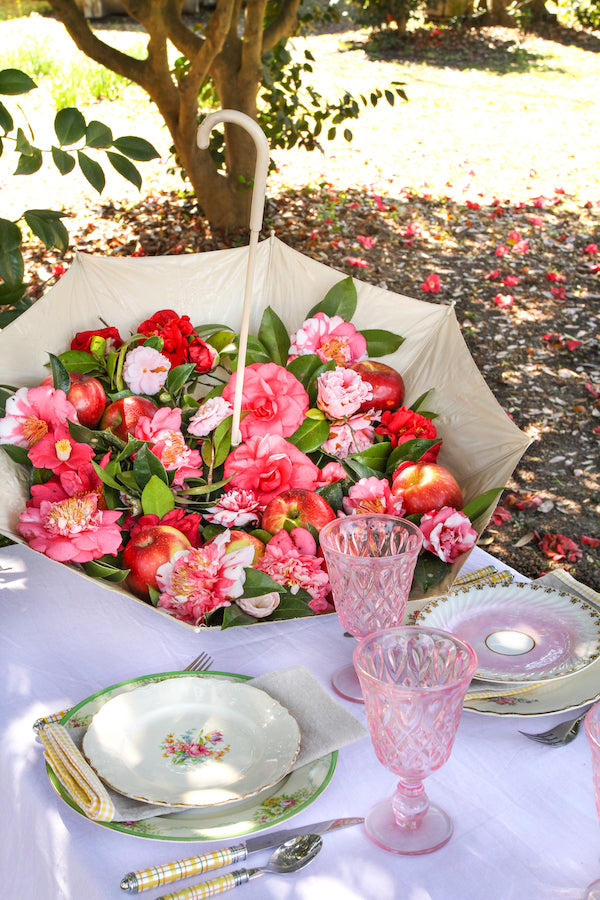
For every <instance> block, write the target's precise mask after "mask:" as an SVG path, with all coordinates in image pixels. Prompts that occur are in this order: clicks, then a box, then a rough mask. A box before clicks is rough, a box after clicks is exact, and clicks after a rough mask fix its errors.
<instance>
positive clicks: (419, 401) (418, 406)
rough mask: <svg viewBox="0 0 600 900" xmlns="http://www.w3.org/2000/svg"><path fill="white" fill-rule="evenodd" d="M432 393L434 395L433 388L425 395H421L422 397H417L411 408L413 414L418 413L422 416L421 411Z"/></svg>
mask: <svg viewBox="0 0 600 900" xmlns="http://www.w3.org/2000/svg"><path fill="white" fill-rule="evenodd" d="M431 393H433V388H429V390H428V391H425V393H424V394H421V396H420V397H417V399H416V400H415V402H414V403H413V404H412V405H411V406H410V407H409V408H410V409H412V411H413V412H418V413H419V415H420V416H422V415H423V413H422V412H421V411H420V409H421V407H422V406H423V403H424V402H425V400H427V398H428V397H429V395H430V394H431Z"/></svg>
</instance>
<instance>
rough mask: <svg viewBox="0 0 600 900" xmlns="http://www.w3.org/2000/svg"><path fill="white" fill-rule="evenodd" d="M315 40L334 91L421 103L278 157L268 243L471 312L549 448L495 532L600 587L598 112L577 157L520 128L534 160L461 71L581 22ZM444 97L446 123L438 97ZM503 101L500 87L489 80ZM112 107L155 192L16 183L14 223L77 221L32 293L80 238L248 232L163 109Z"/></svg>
mask: <svg viewBox="0 0 600 900" xmlns="http://www.w3.org/2000/svg"><path fill="white" fill-rule="evenodd" d="M309 40H310V41H312V43H311V49H312V50H313V52H314V54H315V56H317V55H318V59H319V66H318V81H319V84H320V85H322V84H326V83H327V81H328V79H329V80H331V81H335V82H336V83H337V82H341V81H343V79H344V77H347V78H348V79H349V80H350V81H351V82H352V83H353V84H355V85H362V86H363V87H362V88H361V89H364V90H368V87H369V85H370V84H377V83H379V85H380V86H385V85H382V78H383V79H392V78H393V77H394V76H400V78H401V79H402V80H407V82H408V85H409V93H412V94H413V96H414V95H419V96H420V97H421V98H422V100H423V102H422V103H421V105H420V106H418V107H417V108H415V106H414V105H413V106H410V104H409V105H408V106H410V109H409V110H408V111H405V108H403V110H402V112H399V111H397V110H394V112H393V114H392V112H391V111H390V110H389V108H387V109H382V108H381V107H378V108H377V110H369V111H367V112H366V113H365V116H364V119H361V120H359V121H358V122H357V123H353V131H354V136H355V137H354V140H353V142H352V143H351V144H349V145H347V144H345V143H344V142H342V141H336V142H335V143H334V144H333V145H332V146H328V147H327V148H325V153H324V154H323V155H321V154H318V153H313V154H307V153H304V152H303V151H288V152H286V153H285V154H284V153H281V152H279V153H277V154H273V156H274V158H275V159H276V162H277V163H278V171H277V173H276V174H274V175H273V176H272V177H271V179H270V181H269V185H268V199H267V203H266V208H265V225H264V234H265V236H266V235H268V233H269V232H270V231H271V230H274V231H275V233H276V234H277V235H278V236H279V237H281V238H282V239H283V240H284V241H285V242H286V243H288V244H289V245H290V246H292V247H294V248H296V249H298V250H299V251H301V252H303V253H305V254H307V255H308V256H312V257H315V258H317V259H319V260H321V261H323V262H326V263H327V264H328V265H330V266H333V267H334V268H337V269H339V271H340V272H342V273H345V274H351V275H353V276H355V277H356V278H359V279H361V280H364V281H367V282H370V283H374V284H378V285H382V286H385V287H387V288H389V289H390V290H393V291H397V292H399V293H402V294H408V295H410V296H414V297H419V298H421V299H425V300H428V301H430V302H435V303H443V304H450V303H455V304H456V310H457V314H458V318H459V322H460V323H461V326H462V330H463V334H464V337H465V340H466V341H467V344H468V346H469V349H470V351H471V353H472V355H473V358H474V360H475V362H476V363H477V365H478V367H479V369H480V371H481V373H482V374H483V376H484V378H485V380H486V381H487V383H488V385H489V387H490V388H491V390H492V391H493V393H494V394H495V396H496V397H497V399H498V401H499V403H500V404H501V405H502V406H503V407H504V408H505V409H506V411H507V413H508V414H509V415H511V416H512V418H513V419H514V421H515V422H516V424H517V425H518V426H519V427H520V428H521V429H522V430H523V431H524V432H525V433H526V434H527V435H528V436H529V437H530V438H531V441H532V443H531V446H530V447H529V449H528V450H527V451H526V453H525V455H524V456H523V458H522V460H521V463H520V464H519V466H518V467H517V469H516V471H515V473H514V475H513V477H512V479H511V480H510V483H509V484H508V485H507V486H506V491H505V494H504V496H503V499H502V501H501V504H500V507H499V510H498V511H497V514H496V515H495V517H494V519H493V520H492V522H491V523H490V525H489V527H488V529H487V530H486V532H485V533H484V535H483V536H482V539H481V543H482V544H483V545H484V546H485V548H486V549H488V550H489V551H490V552H491V553H493V554H495V555H497V556H498V557H500V558H501V559H503V560H505V561H506V562H507V563H509V564H510V565H512V566H514V567H515V568H516V569H518V570H520V571H521V572H523V573H524V574H526V575H528V576H531V577H537V576H539V575H540V574H542V573H543V572H545V571H547V570H549V569H551V568H554V567H559V566H561V567H564V568H566V569H568V570H569V571H570V572H571V574H572V575H574V577H576V578H578V579H580V580H581V581H584V582H585V583H587V584H589V585H590V586H592V587H593V588H595V589H596V590H600V551H599V547H598V545H599V543H600V490H599V488H600V477H599V473H600V449H599V444H600V352H599V346H600V344H599V342H600V334H599V332H600V327H599V318H598V312H599V308H600V304H599V301H600V251H599V250H598V248H599V247H600V181H599V180H598V174H597V173H596V175H595V176H594V180H593V181H591V180H590V175H589V173H590V172H592V171H593V169H594V168H596V169H597V165H596V163H593V164H592V162H591V154H594V155H595V154H596V153H597V143H594V141H591V142H590V141H589V140H588V142H587V143H586V142H585V140H584V136H583V135H584V133H586V130H587V133H588V136H589V134H590V133H591V132H589V128H591V127H592V126H593V127H595V124H597V123H592V125H591V126H590V123H589V122H588V123H587V124H586V123H585V122H581V123H580V125H581V128H582V134H581V136H579V135H575V134H573V144H572V146H573V152H572V154H569V153H567V154H565V155H564V156H562V157H561V156H560V154H558V151H557V148H556V144H557V142H552V140H551V136H550V137H549V138H548V140H547V141H545V142H544V136H543V135H540V133H539V131H538V132H537V138H536V134H535V133H534V134H532V135H522V138H523V141H524V142H525V140H526V139H527V141H531V143H530V144H528V151H527V152H528V155H526V156H524V154H523V153H520V154H515V153H514V135H513V134H512V132H511V134H510V135H509V134H508V133H507V132H506V131H500V132H494V130H493V122H494V116H496V117H497V116H498V112H497V110H496V112H494V106H493V103H492V99H493V98H490V100H489V104H491V105H490V109H489V112H490V117H491V118H490V119H489V120H486V119H485V115H486V109H487V107H485V106H484V107H482V108H481V110H480V113H479V114H480V116H481V119H480V125H481V133H480V132H479V131H472V132H471V131H469V132H468V133H467V131H466V130H465V129H467V127H468V125H469V122H468V118H467V112H468V110H466V107H469V105H472V104H471V99H472V97H475V95H474V94H473V95H472V97H471V98H465V97H461V98H460V102H458V103H457V101H456V90H458V85H459V82H458V81H457V80H456V79H457V77H458V74H459V73H460V72H462V71H467V70H469V71H474V72H475V73H476V75H477V73H479V76H480V77H481V78H488V77H490V72H491V73H494V72H495V74H498V70H502V67H504V69H505V71H506V72H507V73H509V75H510V74H511V69H510V66H513V69H514V64H515V59H516V58H517V57H516V55H515V49H514V48H515V47H517V50H518V51H519V53H520V54H521V55H520V57H519V59H520V60H521V64H522V63H523V60H524V59H525V58H526V56H527V54H529V57H530V58H531V59H534V57H535V56H536V55H539V54H540V53H541V52H542V51H545V50H547V48H548V46H549V45H551V46H552V47H553V48H557V47H560V45H561V40H562V41H563V42H565V41H566V38H565V34H564V30H561V29H559V30H556V29H554V30H553V31H552V32H548V33H546V34H544V35H541V36H540V35H537V36H535V35H534V36H530V37H529V38H527V39H521V40H520V43H518V46H517V45H516V44H515V37H514V33H513V32H507V31H504V30H502V29H484V31H483V32H478V33H473V34H471V35H469V36H467V37H465V36H464V35H463V36H462V38H461V40H460V41H459V40H458V38H457V37H456V36H453V35H452V34H451V35H450V36H449V37H446V38H439V39H438V40H439V42H440V43H439V44H437V45H435V47H434V48H433V49H434V50H435V53H434V54H432V44H431V35H430V34H429V35H416V36H414V37H413V38H412V39H411V40H410V41H406V42H405V44H404V45H403V46H395V47H393V48H392V49H390V48H389V47H387V48H386V47H383V48H382V47H381V46H380V47H378V48H373V47H372V46H370V45H369V44H368V43H366V42H365V36H364V34H363V33H356V32H352V33H348V34H343V33H342V34H340V33H339V32H338V33H337V34H326V35H320V36H315V37H313V38H311V39H309ZM340 42H343V43H340ZM578 42H579V45H580V46H578ZM570 46H571V47H573V46H576V47H577V49H578V50H579V51H581V52H582V53H584V54H586V56H587V55H588V54H589V59H590V60H591V61H592V60H593V63H594V65H597V59H598V51H599V49H600V40H599V39H598V37H597V36H595V35H581V34H580V35H576V34H575V33H571V38H570ZM340 47H343V50H342V51H340ZM511 47H512V48H513V49H512V50H511V49H510V48H511ZM340 53H341V55H340ZM523 54H525V57H524V56H523ZM432 59H433V60H434V63H435V71H436V72H437V73H438V76H437V78H438V80H436V83H435V85H432V82H431V79H432V78H433V77H434V76H433V75H432V72H433V71H434V69H433V64H432V65H431V67H429V68H426V69H424V70H423V69H420V68H417V65H420V64H422V63H423V62H425V63H428V64H429V62H431V60H432ZM390 66H391V67H392V68H390ZM518 71H521V70H519V69H517V72H516V74H518ZM514 75H515V72H514V71H513V72H512V76H514ZM512 76H511V77H512ZM523 77H524V79H525V78H526V77H528V76H527V73H525V74H524V76H523ZM428 79H429V82H428ZM442 83H444V84H442ZM474 83H475V84H477V83H478V82H474ZM511 83H514V82H511ZM522 84H523V91H524V94H523V97H522V98H521V100H522V102H523V103H524V104H525V106H527V105H529V109H530V113H531V116H533V117H535V115H536V114H537V113H536V108H535V96H534V94H535V92H534V90H533V89H532V91H531V93H527V96H525V92H526V90H525V84H526V82H525V81H523V82H522ZM444 85H445V89H446V90H447V92H448V91H449V94H448V93H446V94H444V92H443V91H444ZM486 85H487V82H486ZM434 88H435V91H436V97H437V98H438V100H437V101H436V102H437V106H436V117H435V119H432V118H431V113H429V118H428V113H427V109H426V108H425V103H424V98H425V97H426V96H429V95H431V92H432V91H433V90H434ZM354 89H358V88H354ZM421 89H422V94H419V91H420V90H421ZM453 90H454V95H452V91H453ZM486 92H487V94H488V97H489V87H486ZM567 93H568V91H566V90H565V95H564V97H562V100H564V102H565V103H566V102H570V98H569V97H568V96H567ZM446 99H447V104H446V105H444V104H445V102H446ZM476 100H477V98H476V97H475V99H474V100H473V102H476ZM562 100H561V97H560V96H558V98H557V99H556V103H557V104H558V107H559V106H560V103H561V102H562ZM451 101H452V102H451ZM489 104H488V105H489ZM101 105H102V104H101ZM102 106H103V108H102V110H96V111H95V115H94V117H97V118H100V119H101V120H102V121H106V122H107V123H109V124H111V126H112V127H113V132H114V133H115V134H124V133H137V134H141V135H143V136H144V137H146V138H148V139H149V140H151V141H153V142H154V143H155V145H156V146H157V147H158V148H159V149H160V150H161V152H164V156H163V157H162V158H161V160H159V161H157V162H156V163H153V164H152V165H150V166H148V167H147V168H144V170H143V173H144V185H143V188H142V195H141V198H140V195H139V194H138V193H137V191H135V189H133V188H131V187H130V186H128V187H124V186H123V182H122V181H121V180H119V179H117V178H116V177H115V178H113V179H110V180H109V183H108V185H107V188H106V189H105V191H104V192H103V195H102V197H101V198H100V199H98V198H97V197H95V196H92V194H93V192H92V191H91V189H88V188H87V187H86V185H85V182H83V180H79V181H78V176H76V175H74V176H69V177H68V178H65V179H61V178H60V176H57V175H56V174H55V173H54V172H53V171H52V170H51V169H47V170H46V169H45V170H44V173H43V174H42V176H41V178H40V179H37V180H35V181H34V179H33V178H31V179H22V180H21V181H20V182H19V184H18V185H17V184H16V182H18V179H15V178H13V179H11V180H10V182H8V181H5V182H4V187H3V188H2V189H1V190H0V205H1V207H2V209H3V212H2V215H4V216H6V215H7V212H6V210H9V211H11V210H12V212H10V214H11V215H14V216H16V215H18V214H19V212H18V211H16V210H18V208H19V205H21V206H23V207H24V208H31V207H36V206H46V207H49V208H61V207H64V208H65V209H68V210H69V211H70V213H71V218H70V219H69V221H68V223H67V224H68V227H69V232H70V236H71V248H70V250H69V251H68V252H67V254H66V256H65V259H59V258H58V257H57V256H56V254H53V253H45V252H44V251H43V248H40V246H39V245H38V244H36V243H32V244H30V245H28V246H27V248H26V265H27V273H28V276H29V278H30V281H31V284H32V291H33V294H34V296H35V295H40V294H41V293H42V292H43V291H44V290H46V289H47V288H48V287H49V286H50V285H51V284H52V283H53V282H54V281H55V279H56V278H57V277H58V274H57V272H58V270H56V269H55V268H54V267H55V266H56V265H57V264H58V265H67V264H68V261H69V260H70V258H71V257H72V251H73V248H77V249H79V250H83V251H85V252H88V253H102V254H109V255H110V254H115V255H131V254H138V255H141V254H146V255H154V254H173V253H187V252H197V251H200V252H201V251H204V250H210V249H214V248H219V247H224V246H230V245H232V244H235V243H244V242H245V241H246V237H245V235H243V234H234V235H228V236H225V235H222V234H218V233H214V232H213V231H212V230H211V229H210V227H209V226H208V225H207V223H206V220H205V219H204V218H203V216H202V214H201V211H200V210H199V209H198V206H197V204H196V202H195V200H194V198H193V197H190V196H188V195H186V193H185V192H184V191H183V190H182V188H183V185H182V184H181V182H180V181H179V180H178V178H177V176H174V175H172V174H169V172H168V170H169V168H170V165H171V163H170V161H169V159H168V152H167V151H168V144H169V142H168V136H166V135H165V132H164V130H163V129H162V128H161V123H160V120H159V118H158V116H157V114H156V113H155V112H154V111H152V110H151V109H150V108H147V110H146V114H145V115H144V119H143V121H142V120H141V119H140V116H139V109H138V110H137V111H135V112H131V110H129V111H128V109H127V103H126V102H125V103H123V104H122V105H121V107H120V108H119V104H114V103H112V104H107V105H106V108H104V105H102ZM558 107H557V109H558ZM557 115H559V113H557V111H556V109H554V108H553V107H552V105H551V102H550V101H547V104H546V113H545V118H544V116H543V115H542V114H540V119H539V127H540V128H542V127H543V126H545V125H547V126H548V127H550V125H552V127H554V128H556V127H558V124H557V122H556V121H555V119H556V116H557ZM90 117H91V116H90ZM134 119H135V120H136V121H135V128H133V127H132V122H133V120H134ZM536 121H537V120H536ZM116 123H118V124H116ZM490 123H492V124H491V125H490ZM121 126H122V127H121ZM536 127H537V125H536ZM562 127H564V120H563V123H562ZM490 128H491V129H492V130H490ZM534 131H535V129H534ZM382 148H383V152H382ZM511 151H512V152H511ZM553 154H554V155H553ZM557 154H558V155H557ZM569 157H572V158H569ZM588 157H589V158H588ZM0 183H1V180H0ZM42 198H43V203H42ZM53 203H54V206H53ZM594 247H595V248H596V249H595V250H594V249H593V248H594ZM502 248H504V249H502ZM432 276H437V278H439V287H437V281H436V278H435V277H433V278H432ZM428 279H429V280H428ZM428 286H433V287H434V288H436V287H437V289H434V290H425V289H424V287H428Z"/></svg>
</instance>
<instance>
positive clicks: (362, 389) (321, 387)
mask: <svg viewBox="0 0 600 900" xmlns="http://www.w3.org/2000/svg"><path fill="white" fill-rule="evenodd" d="M317 385H318V393H317V406H318V407H319V409H320V410H322V412H324V413H325V415H326V416H327V417H328V418H330V419H343V418H344V417H345V416H351V415H352V414H353V413H355V412H356V410H357V409H358V408H359V406H360V405H361V404H362V403H363V402H364V401H365V400H371V399H372V397H373V388H372V387H371V385H370V384H369V382H368V381H363V380H362V378H361V377H360V375H359V374H358V372H354V371H353V369H343V368H341V367H340V366H338V367H337V368H336V369H334V370H333V371H332V372H323V374H322V375H319V377H318V379H317Z"/></svg>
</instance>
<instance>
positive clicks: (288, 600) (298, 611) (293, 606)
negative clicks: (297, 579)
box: [260, 589, 315, 622]
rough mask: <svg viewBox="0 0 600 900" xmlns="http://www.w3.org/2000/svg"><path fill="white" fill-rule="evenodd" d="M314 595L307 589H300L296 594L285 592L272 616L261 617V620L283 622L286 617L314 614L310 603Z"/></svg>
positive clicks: (294, 617) (303, 616) (299, 617)
mask: <svg viewBox="0 0 600 900" xmlns="http://www.w3.org/2000/svg"><path fill="white" fill-rule="evenodd" d="M311 599H312V597H311V596H310V594H309V593H308V592H307V591H304V590H302V589H300V590H299V591H298V593H296V594H285V595H284V596H283V597H282V598H281V601H280V603H279V606H278V607H277V608H276V609H274V610H273V612H272V613H271V615H270V616H266V617H265V618H264V619H261V620H260V621H261V622H282V621H284V620H285V619H301V618H305V617H306V616H314V615H315V613H314V612H313V611H312V609H311V608H310V606H309V605H308V604H309V603H310V601H311Z"/></svg>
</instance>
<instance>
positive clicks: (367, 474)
mask: <svg viewBox="0 0 600 900" xmlns="http://www.w3.org/2000/svg"><path fill="white" fill-rule="evenodd" d="M342 467H343V468H344V469H345V470H346V472H348V473H349V474H350V477H351V478H353V479H354V481H357V480H360V479H361V478H372V477H373V476H375V477H376V478H379V477H380V475H381V472H378V471H377V470H376V469H372V468H371V466H367V465H365V463H363V462H361V461H360V460H359V459H354V457H352V456H349V457H348V458H347V459H344V460H343V461H342Z"/></svg>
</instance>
